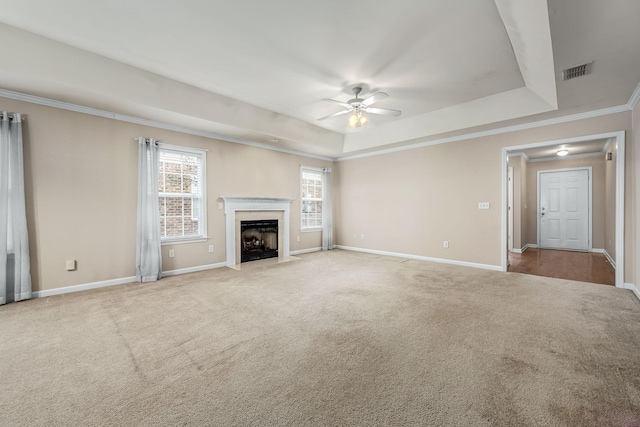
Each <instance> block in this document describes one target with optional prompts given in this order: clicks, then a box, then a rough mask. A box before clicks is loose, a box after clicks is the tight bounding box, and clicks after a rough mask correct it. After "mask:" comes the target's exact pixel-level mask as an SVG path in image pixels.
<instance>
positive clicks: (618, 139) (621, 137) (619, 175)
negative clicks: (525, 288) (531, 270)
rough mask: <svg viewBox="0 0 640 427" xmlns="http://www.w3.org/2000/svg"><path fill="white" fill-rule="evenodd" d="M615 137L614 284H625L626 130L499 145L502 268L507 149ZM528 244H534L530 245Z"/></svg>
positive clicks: (505, 255) (504, 267) (504, 264)
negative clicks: (500, 162) (500, 157)
mask: <svg viewBox="0 0 640 427" xmlns="http://www.w3.org/2000/svg"><path fill="white" fill-rule="evenodd" d="M607 138H614V140H615V143H616V144H617V154H616V287H618V288H625V282H624V257H625V254H624V219H625V216H624V176H625V168H624V166H625V164H624V163H625V131H616V132H607V133H602V134H597V135H586V136H578V137H573V138H565V139H558V140H553V141H541V142H535V143H531V144H524V145H517V146H510V147H503V148H502V171H501V174H502V207H501V216H502V227H501V230H502V232H501V234H502V235H501V247H502V251H501V256H502V271H507V265H508V264H507V262H508V252H507V216H508V212H507V191H508V182H507V167H508V154H509V152H510V151H519V150H526V149H529V148H536V147H546V146H550V145H559V144H575V143H579V142H583V141H590V140H594V139H607ZM529 247H533V246H532V245H529Z"/></svg>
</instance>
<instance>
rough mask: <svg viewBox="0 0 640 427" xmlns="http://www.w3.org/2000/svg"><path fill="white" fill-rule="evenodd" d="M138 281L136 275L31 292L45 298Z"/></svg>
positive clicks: (37, 296) (32, 296) (34, 296)
mask: <svg viewBox="0 0 640 427" xmlns="http://www.w3.org/2000/svg"><path fill="white" fill-rule="evenodd" d="M135 281H136V276H131V277H123V278H121V279H112V280H103V281H101V282H93V283H84V284H82V285H73V286H65V287H63V288H55V289H47V290H44V291H35V292H32V293H31V298H43V297H50V296H53V295H61V294H69V293H71V292H80V291H88V290H90V289H98V288H106V287H107V286H116V285H124V284H125V283H131V282H135Z"/></svg>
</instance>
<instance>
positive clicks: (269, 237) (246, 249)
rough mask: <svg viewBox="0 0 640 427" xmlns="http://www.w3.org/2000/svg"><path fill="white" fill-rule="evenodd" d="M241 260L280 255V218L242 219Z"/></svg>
mask: <svg viewBox="0 0 640 427" xmlns="http://www.w3.org/2000/svg"><path fill="white" fill-rule="evenodd" d="M240 232H241V235H240V244H241V248H240V251H241V252H240V254H241V261H240V262H248V261H255V260H259V259H265V258H274V257H277V256H278V220H277V219H263V220H253V221H240Z"/></svg>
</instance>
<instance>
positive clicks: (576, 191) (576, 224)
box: [538, 169, 591, 251]
mask: <svg viewBox="0 0 640 427" xmlns="http://www.w3.org/2000/svg"><path fill="white" fill-rule="evenodd" d="M589 175H590V173H589V170H588V169H576V170H566V171H541V172H539V173H538V191H539V204H538V218H539V220H538V229H539V230H540V247H543V248H557V249H573V250H581V251H588V250H590V249H591V248H590V247H589V241H590V231H591V221H590V217H589V211H590V199H591V191H590V186H589Z"/></svg>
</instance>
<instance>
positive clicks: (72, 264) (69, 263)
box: [66, 259, 76, 271]
mask: <svg viewBox="0 0 640 427" xmlns="http://www.w3.org/2000/svg"><path fill="white" fill-rule="evenodd" d="M66 268H67V271H73V270H75V269H76V260H75V259H68V260H67V262H66Z"/></svg>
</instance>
